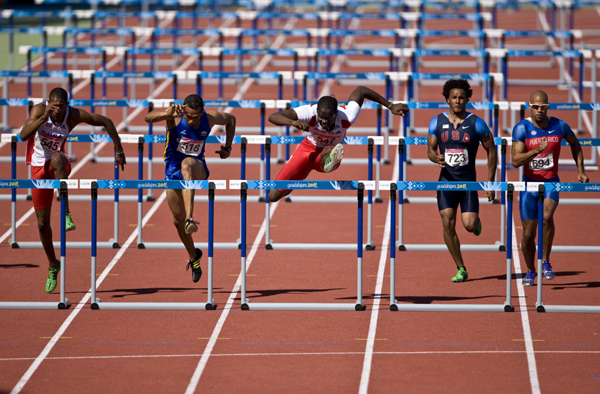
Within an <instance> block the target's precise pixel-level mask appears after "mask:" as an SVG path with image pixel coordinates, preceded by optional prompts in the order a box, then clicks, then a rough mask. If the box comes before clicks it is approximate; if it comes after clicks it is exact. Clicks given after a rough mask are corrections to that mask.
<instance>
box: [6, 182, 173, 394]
mask: <svg viewBox="0 0 600 394" xmlns="http://www.w3.org/2000/svg"><path fill="white" fill-rule="evenodd" d="M166 197H167V193H166V191H165V192H163V193H162V194H161V195H160V197H159V198H158V199H157V200H156V202H155V203H154V204H153V205H152V208H150V210H149V211H148V213H147V214H146V216H144V218H143V220H142V224H143V223H146V222H147V221H148V220H149V219H150V218H151V217H152V215H154V213H155V212H156V211H157V210H158V208H159V207H160V205H161V204H162V202H163V201H164V200H165V199H166ZM137 234H138V230H137V228H136V229H135V230H133V232H132V233H131V235H130V236H129V238H128V239H127V241H125V243H124V244H123V246H122V247H121V249H119V251H118V252H117V254H116V255H115V257H113V259H112V261H111V262H110V263H109V264H108V266H107V267H106V268H105V269H104V271H103V272H102V274H101V275H100V278H98V280H97V281H96V288H98V287H99V286H100V284H101V283H102V281H103V280H104V278H106V276H108V273H109V272H110V270H111V269H113V267H114V266H115V264H117V262H118V261H119V259H120V258H121V257H122V256H123V254H125V251H126V250H127V249H128V248H129V245H130V244H131V243H133V242H134V241H136V240H137ZM91 291H92V289H91V288H90V290H89V291H88V292H87V293H86V294H85V296H84V297H83V298H82V299H81V301H79V304H77V307H76V308H75V309H74V310H73V311H72V312H71V313H70V314H69V316H68V317H67V319H66V320H65V321H64V322H63V324H62V325H61V326H60V327H59V329H58V330H57V331H56V333H55V334H54V336H53V337H52V339H50V341H49V342H48V343H47V344H46V346H45V347H44V350H42V352H41V353H40V355H39V356H37V358H36V359H35V361H34V362H33V363H32V364H31V365H30V366H29V368H28V369H27V371H26V372H25V373H24V374H23V376H21V379H19V381H18V382H17V384H16V385H15V387H14V388H13V389H12V391H11V392H10V393H11V394H18V393H20V392H21V390H22V389H23V387H25V385H26V384H27V382H28V381H29V379H31V377H32V376H33V374H34V373H35V371H36V370H37V369H38V367H39V366H40V364H41V363H42V361H44V360H45V359H46V358H47V356H48V354H49V353H50V351H51V350H52V348H53V347H54V345H56V342H58V340H59V339H60V338H61V336H62V335H63V334H64V333H65V331H66V330H67V328H68V327H69V325H70V324H71V322H73V320H74V319H75V317H76V316H77V315H78V314H79V312H80V311H81V309H82V308H83V306H84V305H85V304H86V303H87V302H88V300H89V299H90V297H91V295H92V293H91Z"/></svg>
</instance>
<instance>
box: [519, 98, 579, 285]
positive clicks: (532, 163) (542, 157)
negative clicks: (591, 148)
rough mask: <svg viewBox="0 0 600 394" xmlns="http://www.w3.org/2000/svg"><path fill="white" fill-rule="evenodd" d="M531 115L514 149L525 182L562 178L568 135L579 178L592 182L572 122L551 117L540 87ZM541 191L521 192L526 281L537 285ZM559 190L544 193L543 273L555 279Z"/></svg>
mask: <svg viewBox="0 0 600 394" xmlns="http://www.w3.org/2000/svg"><path fill="white" fill-rule="evenodd" d="M529 103H530V104H529V108H530V110H531V117H530V118H527V119H523V120H522V121H521V122H520V123H518V124H517V125H516V126H515V127H514V129H513V142H512V149H511V159H512V164H513V166H515V167H521V166H523V181H524V182H560V179H559V177H558V159H559V157H560V147H561V142H562V140H563V139H565V140H566V141H567V142H568V143H569V145H570V146H571V153H572V155H573V159H574V160H575V163H576V164H577V170H578V174H577V178H578V179H579V181H580V182H589V178H588V176H587V175H586V173H585V169H584V164H583V152H582V151H581V145H580V144H579V141H578V140H577V137H576V136H575V134H574V133H573V131H572V130H571V127H569V125H568V124H567V123H566V122H565V121H563V120H560V119H557V118H554V117H549V116H548V115H547V112H548V95H547V94H546V93H545V92H543V91H541V90H536V91H535V92H533V93H532V94H531V97H530V100H529ZM537 199H538V193H537V192H525V191H522V192H520V194H519V213H520V215H521V222H522V223H523V240H522V241H521V250H523V256H524V258H525V264H526V265H527V274H526V275H525V278H524V279H523V285H526V286H533V284H534V280H535V277H536V276H537V274H536V271H535V263H534V261H535V237H536V232H537V227H538V221H537V219H538V205H537ZM558 202H559V195H558V192H545V193H544V235H543V239H544V241H543V242H544V245H543V251H542V259H543V263H542V274H543V275H544V279H554V276H555V275H554V271H553V270H552V265H551V264H550V252H551V251H552V242H553V240H554V232H555V227H554V212H555V210H556V208H557V206H558Z"/></svg>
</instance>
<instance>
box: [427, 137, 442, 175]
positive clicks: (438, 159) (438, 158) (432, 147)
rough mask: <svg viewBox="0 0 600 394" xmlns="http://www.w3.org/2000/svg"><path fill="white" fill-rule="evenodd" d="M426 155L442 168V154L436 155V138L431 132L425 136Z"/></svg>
mask: <svg viewBox="0 0 600 394" xmlns="http://www.w3.org/2000/svg"><path fill="white" fill-rule="evenodd" d="M427 157H429V160H431V161H432V162H434V163H435V164H437V165H439V166H440V167H442V168H444V166H445V165H446V160H445V159H444V155H438V139H437V137H436V136H433V135H431V134H429V135H428V136H427Z"/></svg>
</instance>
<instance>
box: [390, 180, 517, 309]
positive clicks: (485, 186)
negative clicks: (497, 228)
mask: <svg viewBox="0 0 600 394" xmlns="http://www.w3.org/2000/svg"><path fill="white" fill-rule="evenodd" d="M380 188H381V189H382V190H390V204H391V215H390V239H392V240H393V239H395V231H396V212H395V205H396V203H395V200H396V191H397V190H398V191H403V190H414V189H415V188H417V189H418V190H440V189H443V190H457V189H460V190H477V191H480V190H493V191H500V192H501V193H502V192H504V191H507V194H508V196H507V199H508V201H509V204H508V217H509V218H512V199H513V195H512V194H513V190H512V188H508V187H507V184H506V183H505V182H403V181H398V182H389V181H382V182H380ZM401 196H402V194H401V193H400V198H398V203H399V204H400V205H399V207H400V208H399V209H400V210H401V209H402V205H401V204H402V203H401V202H400V201H401V200H402V197H401ZM398 227H399V228H400V232H401V231H402V230H401V229H402V222H401V221H400V222H399V226H398ZM507 231H508V232H509V234H508V235H507V238H508V245H507V248H506V282H507V283H506V301H505V302H504V304H497V305H495V304H462V305H445V304H434V305H432V304H427V305H425V304H403V303H399V302H398V301H397V300H396V292H395V291H396V278H395V272H396V271H395V265H396V245H395V244H394V242H390V310H391V311H411V312H434V311H435V312H512V311H513V310H514V309H513V306H512V304H511V272H512V264H511V260H512V254H511V253H512V252H511V249H512V246H511V239H512V232H511V231H512V228H511V226H508V228H507ZM444 247H445V245H444ZM401 250H434V249H425V248H423V249H418V248H415V249H410V248H407V249H401ZM436 250H442V249H436ZM445 250H447V249H445ZM461 250H472V249H471V248H469V247H468V245H461Z"/></svg>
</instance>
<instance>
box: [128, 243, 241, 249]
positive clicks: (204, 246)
mask: <svg viewBox="0 0 600 394" xmlns="http://www.w3.org/2000/svg"><path fill="white" fill-rule="evenodd" d="M195 245H196V247H197V248H200V249H208V242H196V243H195ZM240 246H241V245H240V244H239V243H237V242H215V243H214V244H213V248H214V249H239V248H240ZM137 247H138V249H185V246H184V245H183V244H182V243H181V242H142V243H139V244H138V245H137Z"/></svg>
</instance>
